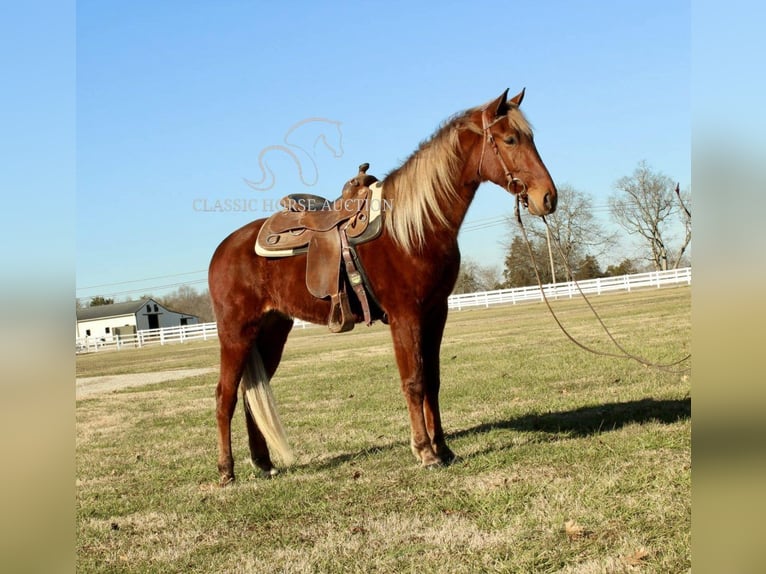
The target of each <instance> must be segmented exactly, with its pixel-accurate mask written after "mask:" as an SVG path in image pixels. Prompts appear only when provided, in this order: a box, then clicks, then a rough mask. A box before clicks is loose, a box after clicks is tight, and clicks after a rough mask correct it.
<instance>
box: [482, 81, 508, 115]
mask: <svg viewBox="0 0 766 574" xmlns="http://www.w3.org/2000/svg"><path fill="white" fill-rule="evenodd" d="M507 99H508V88H506V89H505V91H504V92H503V93H502V94H500V97H499V98H497V99H496V100H494V101H492V102H490V104H489V105H488V106H487V108H488V109H489V111H490V112H493V113H494V114H495V117H496V118H499V117H500V116H504V115H506V114H507V113H508V102H507V101H506V100H507Z"/></svg>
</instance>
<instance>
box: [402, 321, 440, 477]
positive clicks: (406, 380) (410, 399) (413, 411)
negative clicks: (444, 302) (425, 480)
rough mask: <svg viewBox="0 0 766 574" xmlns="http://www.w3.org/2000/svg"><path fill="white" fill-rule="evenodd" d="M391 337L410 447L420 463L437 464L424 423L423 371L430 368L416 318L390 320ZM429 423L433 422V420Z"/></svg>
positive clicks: (426, 384) (438, 459)
mask: <svg viewBox="0 0 766 574" xmlns="http://www.w3.org/2000/svg"><path fill="white" fill-rule="evenodd" d="M391 336H392V337H393V341H394V352H395V354H396V362H397V365H398V367H399V375H400V376H401V379H402V393H403V394H404V398H405V400H406V401H407V410H408V412H409V415H410V448H411V449H412V452H413V454H414V455H415V457H416V458H417V459H418V460H419V461H420V462H421V463H422V464H423V466H434V465H439V464H441V463H442V460H441V459H440V458H439V457H438V456H437V455H436V452H435V451H434V448H433V446H432V442H431V437H430V436H429V433H428V429H427V426H426V417H425V404H426V403H425V397H426V389H427V388H428V382H427V381H426V374H427V371H429V370H430V369H427V368H426V363H427V361H424V356H423V352H424V346H423V343H424V341H423V328H422V325H421V323H420V321H407V320H406V319H404V320H394V319H392V320H391ZM437 394H438V389H437ZM437 408H438V407H437ZM437 412H438V411H437ZM429 422H431V424H433V419H432V420H431V421H429ZM437 422H438V418H437ZM439 425H440V423H439Z"/></svg>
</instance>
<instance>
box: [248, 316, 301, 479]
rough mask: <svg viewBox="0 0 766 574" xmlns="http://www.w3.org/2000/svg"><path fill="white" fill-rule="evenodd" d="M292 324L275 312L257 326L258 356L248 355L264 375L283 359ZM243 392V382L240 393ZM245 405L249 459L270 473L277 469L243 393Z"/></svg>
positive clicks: (267, 473) (271, 474)
mask: <svg viewBox="0 0 766 574" xmlns="http://www.w3.org/2000/svg"><path fill="white" fill-rule="evenodd" d="M292 327H293V320H292V319H289V318H287V317H284V316H283V315H279V314H277V313H270V314H268V315H266V316H265V317H264V318H263V320H262V321H261V323H260V324H259V326H258V335H257V337H256V340H255V345H254V348H253V350H252V351H253V352H256V353H258V354H259V355H260V358H259V359H258V358H257V357H254V356H253V355H252V354H251V355H250V360H251V361H253V360H261V361H262V362H263V367H264V369H265V371H266V376H267V377H268V378H269V379H271V377H273V376H274V373H275V372H276V370H277V367H278V366H279V362H280V360H281V359H282V351H283V350H284V347H285V342H286V341H287V336H288V335H289V334H290V330H291V329H292ZM245 392H246V389H245V387H244V385H243V388H242V393H243V395H244V393H245ZM243 403H244V404H245V423H246V424H247V437H248V443H249V445H250V460H251V461H252V463H253V466H254V467H255V468H257V469H260V470H261V472H262V473H263V475H264V476H267V477H268V476H273V475H274V474H276V469H275V468H274V465H273V463H272V461H271V457H270V456H269V449H268V446H267V444H266V439H265V438H264V436H263V433H262V432H261V429H259V428H258V425H257V424H256V422H255V419H254V417H253V414H252V412H251V411H250V407H249V406H248V401H247V399H246V397H244V396H243Z"/></svg>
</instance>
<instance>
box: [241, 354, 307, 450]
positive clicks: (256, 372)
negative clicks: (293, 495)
mask: <svg viewBox="0 0 766 574" xmlns="http://www.w3.org/2000/svg"><path fill="white" fill-rule="evenodd" d="M242 384H243V385H244V389H245V399H246V401H247V405H246V408H248V409H249V410H250V413H251V414H252V415H253V419H255V424H256V425H258V428H259V429H260V431H261V433H262V434H263V437H264V438H265V439H266V444H267V445H268V446H269V451H270V452H271V454H273V455H276V457H277V458H278V459H279V460H281V461H282V463H283V464H285V465H289V464H290V463H292V462H293V460H294V459H295V457H294V456H293V453H292V451H291V450H290V445H288V444H287V436H286V435H285V429H284V428H283V427H282V422H281V421H280V420H279V414H278V413H277V408H276V404H275V403H274V395H273V394H272V393H271V385H270V384H269V375H268V373H267V372H266V368H265V367H264V366H263V359H261V354H260V353H259V352H258V348H257V347H256V346H255V345H254V346H253V349H252V351H250V358H249V360H248V361H247V365H246V366H245V371H244V373H243V374H242Z"/></svg>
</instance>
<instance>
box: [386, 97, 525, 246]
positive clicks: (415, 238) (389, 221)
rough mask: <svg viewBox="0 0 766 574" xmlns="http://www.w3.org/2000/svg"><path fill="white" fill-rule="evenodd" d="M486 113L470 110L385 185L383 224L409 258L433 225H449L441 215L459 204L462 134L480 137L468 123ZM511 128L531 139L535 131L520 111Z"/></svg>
mask: <svg viewBox="0 0 766 574" xmlns="http://www.w3.org/2000/svg"><path fill="white" fill-rule="evenodd" d="M482 108H483V107H477V108H472V109H470V110H467V111H465V112H461V113H459V114H457V115H455V116H453V117H452V118H451V119H449V120H447V121H446V122H445V123H444V124H443V125H442V127H441V128H440V129H438V130H437V131H436V133H434V135H433V136H431V138H429V139H427V140H425V141H424V142H423V143H421V144H420V147H419V148H418V149H417V150H416V151H415V152H414V153H413V154H412V155H411V156H410V157H409V159H407V161H405V162H404V164H402V166H401V167H399V168H398V169H396V170H394V171H392V172H391V173H390V174H388V176H386V178H385V180H384V182H383V183H384V194H385V199H386V201H387V203H388V204H390V205H391V209H390V211H388V213H387V217H386V218H385V225H386V229H387V231H388V233H390V234H391V237H392V238H393V239H394V241H396V243H398V244H399V245H400V246H401V247H402V248H404V249H405V250H406V251H407V252H408V253H412V252H413V251H414V250H417V249H419V248H420V247H422V245H423V244H424V242H425V234H426V231H427V230H428V229H431V228H432V227H433V225H434V223H439V224H441V225H447V224H448V222H447V220H446V218H445V217H444V214H443V213H442V206H443V205H444V204H445V203H450V202H454V201H461V199H460V196H459V195H458V193H457V191H456V190H455V188H454V182H455V181H456V180H457V177H458V175H459V173H458V172H459V170H460V169H461V168H462V164H461V161H460V156H459V149H458V134H459V132H460V130H461V129H468V130H471V131H473V132H475V133H478V134H482V127H481V126H477V125H476V124H475V123H474V122H473V121H471V120H470V119H469V118H470V116H471V115H472V114H473V113H475V112H476V111H478V110H479V109H482ZM506 118H507V119H508V121H509V122H510V124H511V126H512V127H514V128H515V129H517V130H519V131H520V132H523V133H525V134H527V135H531V133H532V131H531V127H530V125H529V123H528V122H527V120H526V118H525V117H524V115H523V114H522V113H521V111H520V110H519V108H518V107H517V106H510V110H509V112H508V114H507V116H506Z"/></svg>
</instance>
